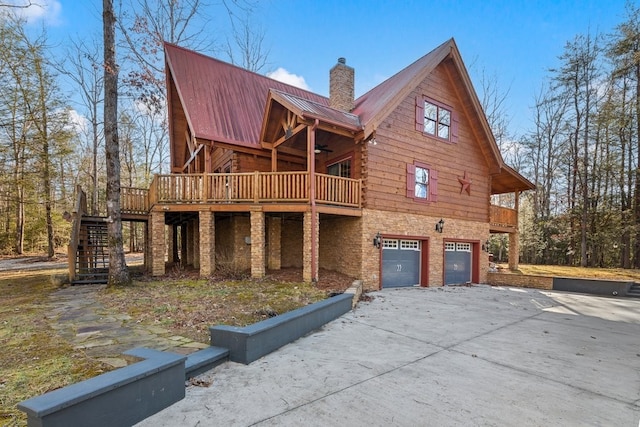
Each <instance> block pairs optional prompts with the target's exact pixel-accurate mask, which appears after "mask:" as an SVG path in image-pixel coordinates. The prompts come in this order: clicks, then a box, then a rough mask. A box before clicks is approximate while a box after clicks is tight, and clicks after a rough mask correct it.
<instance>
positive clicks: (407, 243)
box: [400, 240, 420, 251]
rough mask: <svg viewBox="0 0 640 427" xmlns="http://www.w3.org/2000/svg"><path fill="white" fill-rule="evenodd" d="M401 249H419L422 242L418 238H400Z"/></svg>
mask: <svg viewBox="0 0 640 427" xmlns="http://www.w3.org/2000/svg"><path fill="white" fill-rule="evenodd" d="M400 249H401V250H404V251H419V250H420V242H418V241H417V240H400Z"/></svg>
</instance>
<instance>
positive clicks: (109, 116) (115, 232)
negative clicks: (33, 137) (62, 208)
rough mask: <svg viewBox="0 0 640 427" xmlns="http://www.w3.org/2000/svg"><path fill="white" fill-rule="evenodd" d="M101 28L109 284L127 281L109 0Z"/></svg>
mask: <svg viewBox="0 0 640 427" xmlns="http://www.w3.org/2000/svg"><path fill="white" fill-rule="evenodd" d="M102 4H103V16H102V19H103V27H104V28H103V29H104V92H105V93H104V95H105V96H104V140H105V153H106V160H107V235H108V246H109V283H108V285H109V286H118V285H126V284H129V283H130V282H131V279H130V277H129V270H128V269H127V264H126V262H125V258H124V248H123V237H122V217H121V214H120V146H119V141H118V122H117V120H118V66H117V64H116V54H115V53H116V52H115V50H116V49H115V15H114V13H113V1H112V0H103V2H102Z"/></svg>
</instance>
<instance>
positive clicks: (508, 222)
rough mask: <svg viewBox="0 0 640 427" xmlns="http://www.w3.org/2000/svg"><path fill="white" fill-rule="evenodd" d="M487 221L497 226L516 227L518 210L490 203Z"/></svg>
mask: <svg viewBox="0 0 640 427" xmlns="http://www.w3.org/2000/svg"><path fill="white" fill-rule="evenodd" d="M489 223H490V224H491V225H494V226H498V227H508V228H517V227H518V211H517V210H515V209H511V208H504V207H502V206H497V205H491V206H490V207H489Z"/></svg>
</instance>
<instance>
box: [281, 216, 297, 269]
mask: <svg viewBox="0 0 640 427" xmlns="http://www.w3.org/2000/svg"><path fill="white" fill-rule="evenodd" d="M281 236H282V245H281V247H280V250H281V253H282V258H281V260H282V263H281V266H282V268H288V267H293V268H302V215H300V216H299V217H286V218H283V220H282V234H281Z"/></svg>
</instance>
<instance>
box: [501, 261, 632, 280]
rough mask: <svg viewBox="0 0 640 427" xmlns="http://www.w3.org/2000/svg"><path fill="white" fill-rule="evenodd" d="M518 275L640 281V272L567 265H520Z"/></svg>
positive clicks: (503, 266) (503, 270)
mask: <svg viewBox="0 0 640 427" xmlns="http://www.w3.org/2000/svg"><path fill="white" fill-rule="evenodd" d="M500 267H502V268H501V271H502V272H503V273H509V270H508V266H507V265H501V266H500ZM518 268H519V270H518V272H517V273H512V274H525V275H536V276H555V277H582V278H588V279H605V280H628V281H640V270H632V269H622V268H586V267H570V266H566V265H532V264H520V265H519V266H518Z"/></svg>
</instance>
